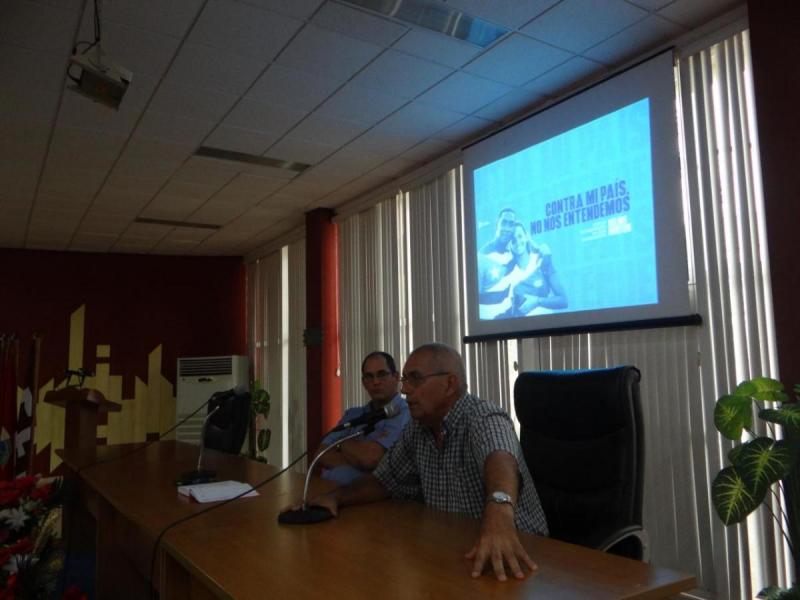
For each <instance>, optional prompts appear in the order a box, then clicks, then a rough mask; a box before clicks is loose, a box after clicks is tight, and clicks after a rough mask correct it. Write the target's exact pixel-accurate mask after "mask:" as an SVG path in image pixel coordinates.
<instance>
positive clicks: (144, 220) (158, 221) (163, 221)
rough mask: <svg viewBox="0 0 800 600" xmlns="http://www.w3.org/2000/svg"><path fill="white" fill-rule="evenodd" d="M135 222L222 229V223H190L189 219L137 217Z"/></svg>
mask: <svg viewBox="0 0 800 600" xmlns="http://www.w3.org/2000/svg"><path fill="white" fill-rule="evenodd" d="M133 222H134V223H146V224H148V225H168V226H169V227H188V228H191V229H213V230H217V229H221V228H222V226H221V225H213V224H211V223H190V222H189V221H169V220H167V219H148V218H147V217H137V218H135V219H134V220H133Z"/></svg>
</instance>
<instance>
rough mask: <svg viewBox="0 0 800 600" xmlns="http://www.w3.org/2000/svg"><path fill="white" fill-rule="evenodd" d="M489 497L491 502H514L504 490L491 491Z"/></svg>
mask: <svg viewBox="0 0 800 600" xmlns="http://www.w3.org/2000/svg"><path fill="white" fill-rule="evenodd" d="M491 499H492V502H497V503H498V504H514V501H513V500H512V499H511V496H509V495H508V494H506V493H505V492H492V495H491Z"/></svg>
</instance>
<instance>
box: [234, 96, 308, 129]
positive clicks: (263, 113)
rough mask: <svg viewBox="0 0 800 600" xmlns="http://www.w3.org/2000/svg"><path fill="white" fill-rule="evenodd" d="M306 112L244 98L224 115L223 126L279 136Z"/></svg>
mask: <svg viewBox="0 0 800 600" xmlns="http://www.w3.org/2000/svg"><path fill="white" fill-rule="evenodd" d="M306 114H307V112H306V111H304V110H297V109H294V108H290V107H286V106H272V105H270V104H269V103H268V102H264V101H263V100H255V99H250V98H244V99H242V100H241V101H239V103H238V104H237V105H236V106H235V107H234V109H233V110H232V111H231V112H230V114H228V116H227V117H225V120H224V121H223V126H224V127H239V128H242V129H251V130H254V131H259V132H262V133H268V134H275V135H276V136H281V135H283V134H284V133H286V132H287V131H288V130H289V129H291V127H292V126H293V125H295V124H297V123H298V122H299V121H300V120H301V119H302V118H303V117H305V116H306Z"/></svg>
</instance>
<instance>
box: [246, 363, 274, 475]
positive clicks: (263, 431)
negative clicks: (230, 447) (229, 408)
mask: <svg viewBox="0 0 800 600" xmlns="http://www.w3.org/2000/svg"><path fill="white" fill-rule="evenodd" d="M250 389H251V390H252V391H251V392H250V394H251V400H250V412H251V420H250V444H249V446H250V448H249V449H250V458H254V459H255V460H260V461H262V462H267V448H269V441H270V437H271V436H272V431H271V430H270V428H269V426H268V421H267V419H268V417H269V408H270V402H269V392H267V390H265V389H264V388H263V387H262V385H261V382H260V381H259V380H258V379H256V380H255V381H253V383H252V384H251V386H250Z"/></svg>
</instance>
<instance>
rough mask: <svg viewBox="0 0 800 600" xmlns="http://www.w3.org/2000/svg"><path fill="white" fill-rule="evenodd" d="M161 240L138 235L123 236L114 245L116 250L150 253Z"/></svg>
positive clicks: (131, 252)
mask: <svg viewBox="0 0 800 600" xmlns="http://www.w3.org/2000/svg"><path fill="white" fill-rule="evenodd" d="M158 242H159V240H158V239H155V240H154V239H142V238H136V237H121V238H120V239H118V240H117V242H116V243H115V244H114V246H113V251H114V252H127V253H130V254H148V253H150V251H151V250H152V249H153V248H154V247H155V246H156V244H157V243H158Z"/></svg>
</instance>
